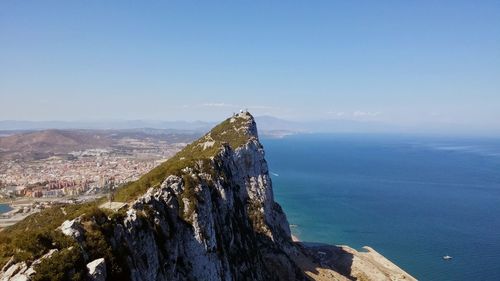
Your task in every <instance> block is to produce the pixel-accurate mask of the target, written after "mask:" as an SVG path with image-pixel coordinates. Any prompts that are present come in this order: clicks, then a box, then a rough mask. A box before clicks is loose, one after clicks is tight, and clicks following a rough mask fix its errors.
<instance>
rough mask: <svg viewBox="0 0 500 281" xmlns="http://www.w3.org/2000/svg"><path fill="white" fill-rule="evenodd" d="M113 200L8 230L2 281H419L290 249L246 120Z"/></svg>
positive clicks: (348, 257) (347, 258)
mask: <svg viewBox="0 0 500 281" xmlns="http://www.w3.org/2000/svg"><path fill="white" fill-rule="evenodd" d="M114 201H115V202H113V203H106V202H105V200H100V201H98V202H93V203H88V204H83V205H61V206H58V207H55V208H52V209H49V210H45V211H43V212H41V213H39V214H35V215H33V216H30V217H28V218H27V219H25V220H24V221H22V222H20V223H18V224H17V225H14V226H12V227H9V228H7V229H5V230H4V231H2V232H0V268H2V269H1V271H0V280H134V281H140V280H144V281H146V280H214V281H216V280H217V281H218V280H228V281H229V280H311V279H312V280H414V279H412V277H411V276H409V275H408V274H406V273H405V272H404V271H402V270H400V269H399V268H398V267H397V266H395V265H394V266H390V265H388V264H389V263H390V262H389V261H388V260H382V259H380V257H377V258H372V257H367V256H366V255H365V256H363V255H364V254H365V253H358V252H357V251H355V250H352V251H351V250H349V249H350V248H342V247H335V246H321V247H323V248H318V247H320V246H317V245H316V246H308V245H306V244H302V243H298V242H294V241H292V239H291V234H290V228H289V224H288V221H287V219H286V216H285V214H284V213H283V211H282V209H281V207H280V206H279V204H277V203H276V202H275V201H274V197H273V190H272V184H271V179H270V177H269V172H268V167H267V163H266V160H265V158H264V149H263V147H262V145H261V143H260V142H259V138H258V133H257V126H256V124H255V121H254V119H253V117H252V115H250V114H249V113H247V112H242V113H240V114H238V115H234V116H232V117H231V118H229V119H227V120H225V121H224V122H222V123H221V124H219V125H218V126H216V127H215V128H214V129H212V130H211V131H210V132H209V133H207V134H206V135H205V136H203V137H202V138H200V139H199V140H197V141H195V142H193V143H192V144H190V145H188V146H187V147H186V148H185V149H184V150H182V151H181V152H179V153H178V154H177V155H175V156H174V157H173V158H171V159H169V160H168V161H166V162H165V163H163V164H162V165H160V166H158V167H157V168H155V169H153V170H152V171H151V172H149V173H148V174H146V175H144V176H143V177H141V179H139V180H138V181H136V182H133V183H130V184H128V185H126V186H124V187H122V188H121V189H119V190H118V191H117V192H116V194H114ZM325 247H326V248H325ZM329 247H330V248H329ZM373 252H375V251H373ZM375 253H376V252H375ZM360 263H361V264H362V266H360V265H359V264H360ZM390 264H392V263H390ZM392 265H393V264H392ZM370 266H371V267H370ZM367 268H369V269H370V270H367ZM373 268H376V270H373Z"/></svg>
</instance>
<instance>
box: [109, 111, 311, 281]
mask: <svg viewBox="0 0 500 281" xmlns="http://www.w3.org/2000/svg"><path fill="white" fill-rule="evenodd" d="M233 118H239V119H241V118H242V119H244V120H246V121H245V122H244V123H243V124H244V126H242V127H240V128H236V129H238V130H244V132H241V133H245V134H246V135H247V136H248V141H247V142H246V143H245V144H244V145H242V146H240V147H237V148H236V149H233V148H232V147H231V146H230V145H228V144H226V143H224V144H222V147H221V149H220V151H219V152H218V153H217V154H216V155H214V156H213V157H211V159H210V161H209V162H201V161H200V162H199V163H197V165H195V167H186V168H184V169H183V170H182V171H183V173H182V175H181V176H179V175H170V176H169V177H168V178H167V179H165V181H164V182H163V183H162V184H161V187H160V188H158V189H154V188H151V189H149V190H148V191H147V192H146V194H144V195H143V196H141V197H139V198H138V199H137V200H136V201H135V202H134V203H133V204H132V205H131V207H130V208H129V209H128V211H127V215H126V217H125V218H124V221H123V225H118V226H117V227H116V228H115V232H114V237H113V244H116V245H125V247H126V248H127V250H128V252H130V256H129V257H128V259H127V264H128V266H129V268H130V276H131V279H132V280H302V279H303V278H304V277H303V275H302V273H301V271H300V270H299V269H298V268H297V266H296V265H295V264H294V263H293V262H292V260H291V259H290V258H289V256H288V255H287V254H286V251H287V249H288V248H291V247H293V245H292V243H291V240H290V229H289V226H288V222H287V220H286V217H285V215H284V213H283V211H282V210H281V208H280V207H279V205H278V204H277V203H276V202H274V199H273V192H272V185H271V180H270V178H269V174H268V168H267V163H266V161H265V159H264V150H263V148H262V145H261V144H260V143H259V141H258V136H257V130H256V126H255V122H254V121H253V118H252V117H251V116H250V115H249V114H246V113H243V114H240V115H238V116H236V117H233ZM205 138H206V139H207V141H208V142H211V141H210V140H208V139H210V138H211V136H210V134H208V135H207V136H205ZM202 144H203V146H204V147H206V146H207V145H206V142H204V143H202Z"/></svg>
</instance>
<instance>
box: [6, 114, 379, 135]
mask: <svg viewBox="0 0 500 281" xmlns="http://www.w3.org/2000/svg"><path fill="white" fill-rule="evenodd" d="M255 119H256V121H257V122H258V124H259V130H260V131H261V132H263V133H265V132H279V131H281V132H289V133H298V132H352V131H356V132H358V131H373V130H374V128H379V129H382V128H387V126H386V125H382V124H380V123H375V122H360V121H351V120H316V121H304V122H299V121H290V120H285V119H281V118H277V117H273V116H258V117H256V118H255ZM216 123H217V122H207V121H150V120H130V121H102V122H100V121H17V120H5V121H0V130H4V131H7V130H46V129H100V130H102V129H113V130H123V129H138V128H151V129H171V130H183V131H203V132H205V131H208V130H209V129H210V128H211V127H213V126H214V125H215V124H216ZM374 124H376V125H377V126H374Z"/></svg>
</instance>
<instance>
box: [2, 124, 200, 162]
mask: <svg viewBox="0 0 500 281" xmlns="http://www.w3.org/2000/svg"><path fill="white" fill-rule="evenodd" d="M198 136H199V134H196V133H189V132H182V131H181V132H179V131H172V130H158V129H140V130H139V129H134V130H54V129H51V130H43V131H30V132H23V133H19V132H16V133H14V134H12V135H8V136H4V137H0V159H43V158H47V157H50V156H53V155H61V154H67V153H69V152H72V151H78V150H85V149H95V148H110V147H113V146H118V145H120V141H121V140H122V139H124V138H133V139H138V140H145V139H148V140H156V141H168V142H170V143H179V142H191V141H192V140H193V139H195V138H196V137H198Z"/></svg>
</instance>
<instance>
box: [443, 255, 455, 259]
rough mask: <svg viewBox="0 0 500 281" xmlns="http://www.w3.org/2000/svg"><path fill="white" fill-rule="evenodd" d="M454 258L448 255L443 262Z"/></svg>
mask: <svg viewBox="0 0 500 281" xmlns="http://www.w3.org/2000/svg"><path fill="white" fill-rule="evenodd" d="M452 258H453V257H452V256H448V255H446V256H444V257H443V260H451V259H452Z"/></svg>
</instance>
